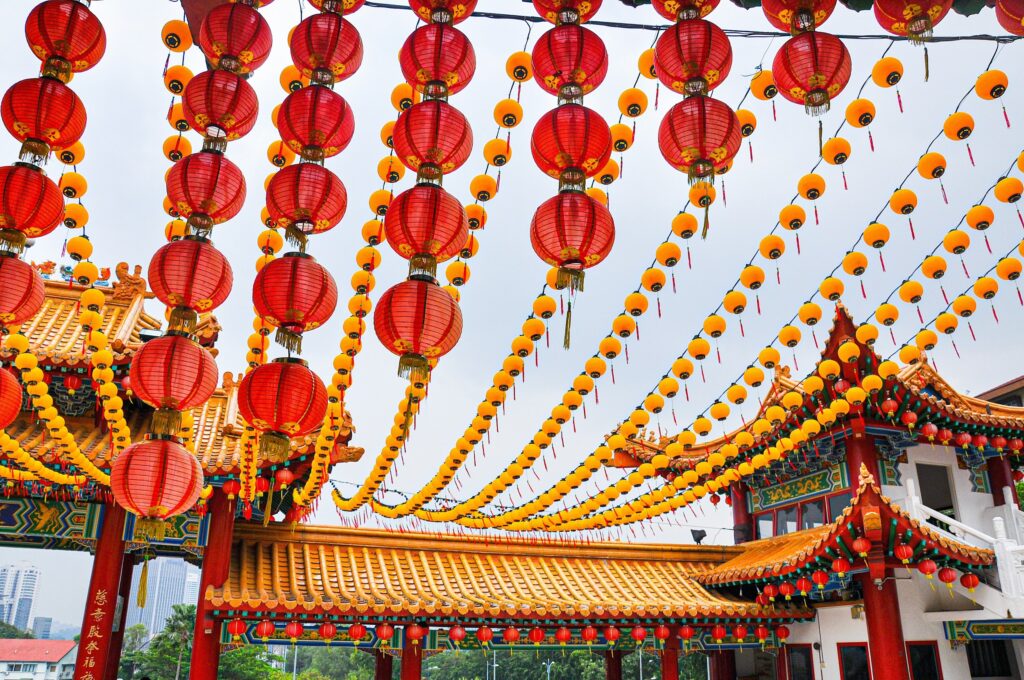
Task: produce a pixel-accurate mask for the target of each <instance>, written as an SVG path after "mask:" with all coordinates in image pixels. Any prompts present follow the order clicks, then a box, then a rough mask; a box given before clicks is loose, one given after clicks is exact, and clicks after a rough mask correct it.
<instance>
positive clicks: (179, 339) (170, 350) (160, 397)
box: [128, 331, 219, 435]
mask: <svg viewBox="0 0 1024 680" xmlns="http://www.w3.org/2000/svg"><path fill="white" fill-rule="evenodd" d="M128 376H129V377H130V378H131V381H132V389H133V390H134V391H135V396H137V397H138V398H139V399H141V400H142V401H144V402H146V403H147V404H149V405H150V406H152V407H153V408H155V409H157V411H156V413H154V414H153V429H154V430H155V431H156V432H159V433H161V434H168V435H173V434H177V433H178V430H179V429H180V427H181V411H186V410H188V409H192V408H195V407H197V406H201V405H202V404H203V403H205V402H206V400H208V399H209V398H210V396H211V395H212V394H213V391H214V390H215V389H216V388H217V379H218V377H219V376H218V373H217V362H216V361H214V359H213V355H211V354H210V352H209V351H207V350H206V348H204V347H203V346H202V345H200V344H199V343H198V342H196V341H195V340H193V339H192V337H191V336H189V335H186V334H184V333H179V332H174V331H171V332H169V333H168V334H167V335H162V336H160V337H159V338H154V339H153V340H150V341H149V342H147V343H145V344H144V345H142V347H140V348H139V350H138V351H137V352H136V353H135V356H134V357H133V358H132V365H131V368H130V369H129V373H128Z"/></svg>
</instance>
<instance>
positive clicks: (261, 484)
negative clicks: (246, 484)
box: [256, 477, 270, 496]
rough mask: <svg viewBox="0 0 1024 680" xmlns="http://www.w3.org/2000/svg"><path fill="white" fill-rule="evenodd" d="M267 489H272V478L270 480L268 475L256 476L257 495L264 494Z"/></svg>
mask: <svg viewBox="0 0 1024 680" xmlns="http://www.w3.org/2000/svg"><path fill="white" fill-rule="evenodd" d="M267 491H270V480H268V479H267V478H266V477H257V478H256V495H257V496H262V495H263V494H265V493H266V492H267Z"/></svg>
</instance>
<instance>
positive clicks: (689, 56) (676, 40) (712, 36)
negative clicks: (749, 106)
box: [654, 19, 732, 95]
mask: <svg viewBox="0 0 1024 680" xmlns="http://www.w3.org/2000/svg"><path fill="white" fill-rule="evenodd" d="M730 68H732V45H731V44H730V43H729V38H728V36H726V35H725V31H723V30H722V29H721V28H719V27H718V26H716V25H715V24H713V23H711V22H710V21H705V20H703V19H689V20H687V21H680V22H679V23H677V24H676V25H674V26H672V27H671V28H669V29H668V30H666V31H665V32H664V33H662V34H661V36H660V37H659V38H658V42H657V44H656V45H655V47H654V69H655V72H656V73H657V74H658V80H660V81H661V82H662V83H664V84H665V87H668V88H669V89H671V90H674V91H676V92H679V93H680V94H685V95H693V94H707V93H708V90H713V89H715V88H716V87H718V85H719V84H720V83H721V82H722V81H724V80H725V77H726V76H728V75H729V69H730Z"/></svg>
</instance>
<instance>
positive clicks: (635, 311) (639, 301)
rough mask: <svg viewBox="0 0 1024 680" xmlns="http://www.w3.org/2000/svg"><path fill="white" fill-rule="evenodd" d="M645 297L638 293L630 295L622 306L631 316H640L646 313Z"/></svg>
mask: <svg viewBox="0 0 1024 680" xmlns="http://www.w3.org/2000/svg"><path fill="white" fill-rule="evenodd" d="M647 304H648V303H647V297H646V296H645V295H644V294H643V293H640V292H634V293H630V294H629V295H627V296H626V302H625V304H624V305H623V306H624V307H625V309H626V311H627V312H628V313H629V314H630V315H631V316H640V315H642V314H643V313H644V312H646V311H647Z"/></svg>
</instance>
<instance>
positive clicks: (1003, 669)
mask: <svg viewBox="0 0 1024 680" xmlns="http://www.w3.org/2000/svg"><path fill="white" fill-rule="evenodd" d="M1006 645H1007V642H1006V640H972V641H971V644H969V645H967V646H966V647H965V649H967V664H968V666H969V667H970V669H971V677H972V678H1011V677H1014V673H1013V669H1012V668H1011V666H1010V655H1009V654H1008V653H1007V650H1006Z"/></svg>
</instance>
